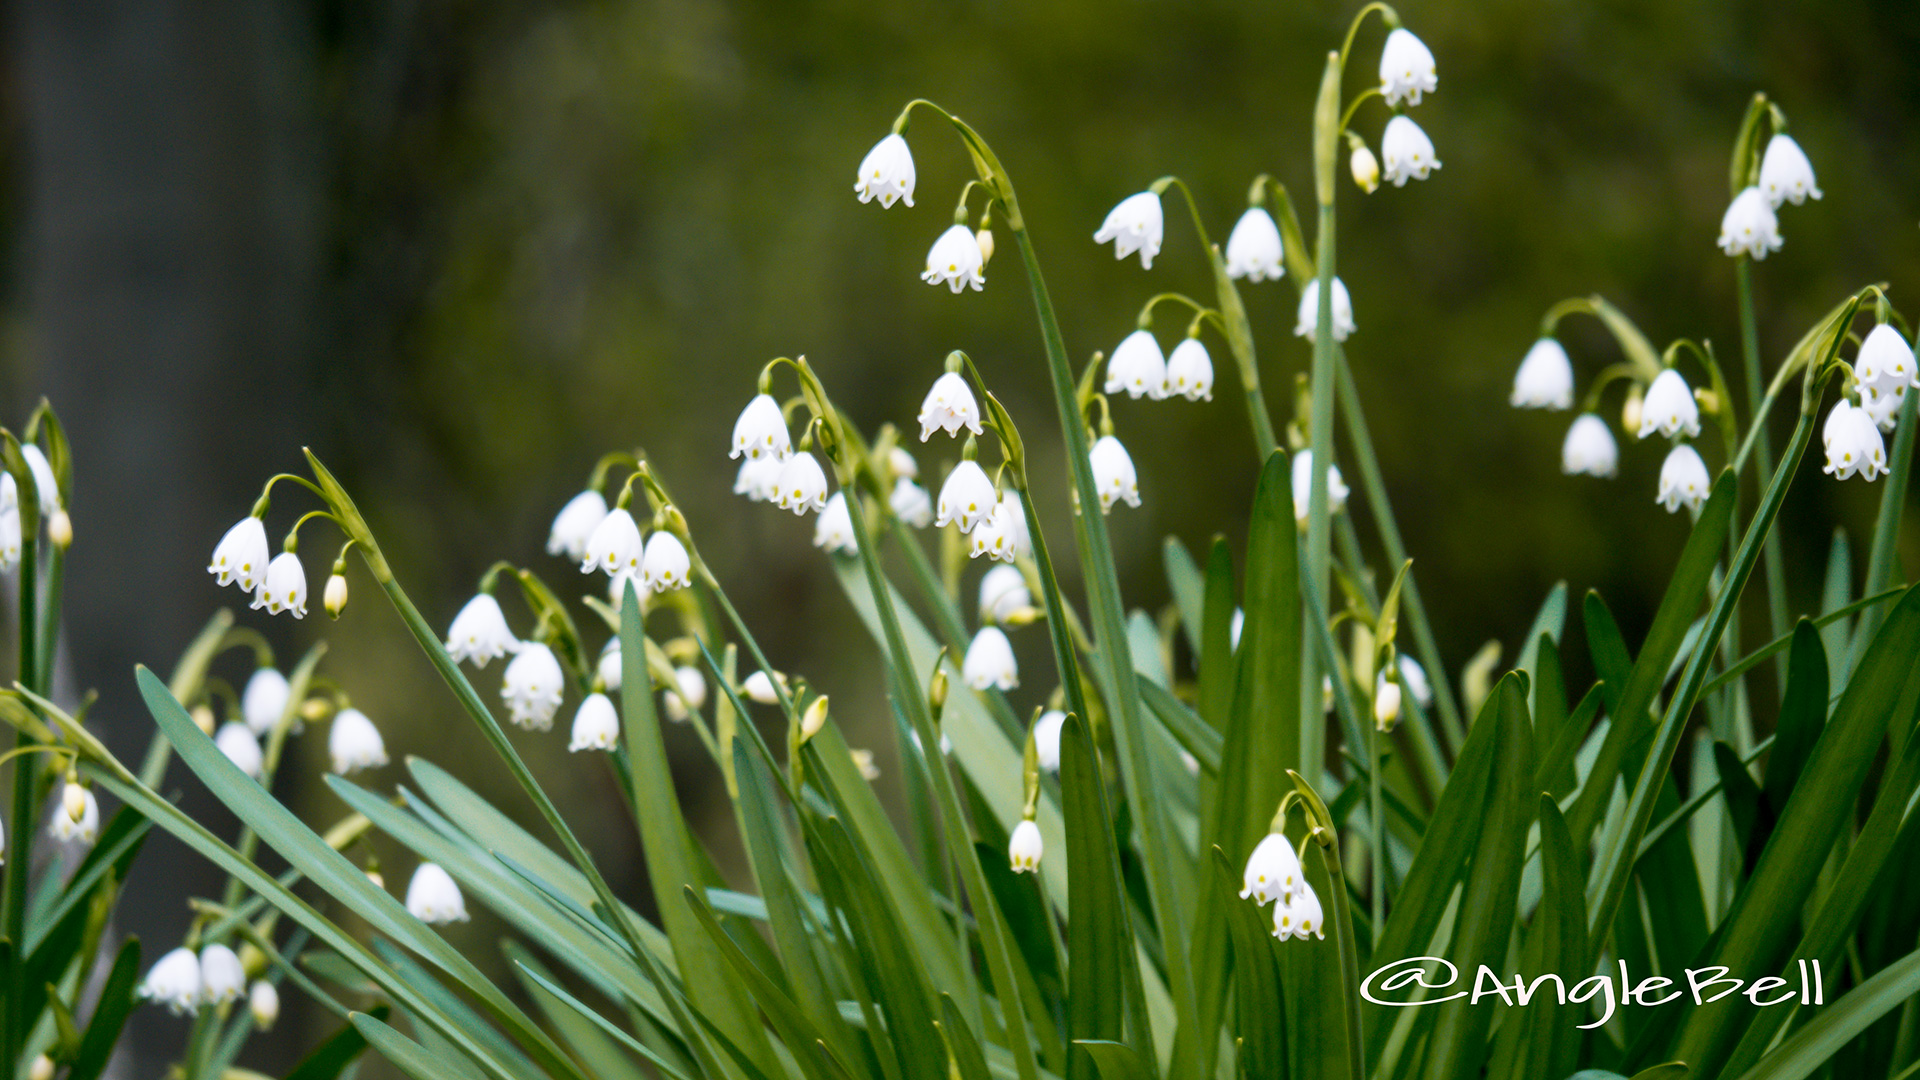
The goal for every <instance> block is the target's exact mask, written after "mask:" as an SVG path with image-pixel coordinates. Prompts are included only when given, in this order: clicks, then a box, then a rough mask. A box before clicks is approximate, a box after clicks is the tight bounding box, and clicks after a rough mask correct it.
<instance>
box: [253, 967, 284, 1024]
mask: <svg viewBox="0 0 1920 1080" xmlns="http://www.w3.org/2000/svg"><path fill="white" fill-rule="evenodd" d="M247 1011H248V1012H249V1013H252V1014H253V1026H254V1028H255V1029H256V1030H259V1031H271V1030H273V1025H274V1023H275V1021H277V1020H279V1019H280V991H278V990H275V989H274V988H273V984H272V983H270V982H268V981H267V980H265V979H255V980H253V986H252V987H250V988H249V989H248V990H247Z"/></svg>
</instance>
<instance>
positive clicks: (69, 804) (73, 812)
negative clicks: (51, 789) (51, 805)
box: [60, 781, 87, 823]
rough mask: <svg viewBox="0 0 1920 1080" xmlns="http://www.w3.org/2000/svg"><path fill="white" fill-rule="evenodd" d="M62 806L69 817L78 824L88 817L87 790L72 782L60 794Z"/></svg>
mask: <svg viewBox="0 0 1920 1080" xmlns="http://www.w3.org/2000/svg"><path fill="white" fill-rule="evenodd" d="M60 805H61V806H62V807H64V808H65V809H66V811H67V817H69V818H72V819H73V820H74V822H76V823H78V822H79V821H80V819H81V818H83V817H85V816H86V815H87V789H86V788H83V787H81V786H80V785H79V784H76V783H73V782H72V781H68V782H67V786H66V788H65V789H64V790H63V791H61V792H60Z"/></svg>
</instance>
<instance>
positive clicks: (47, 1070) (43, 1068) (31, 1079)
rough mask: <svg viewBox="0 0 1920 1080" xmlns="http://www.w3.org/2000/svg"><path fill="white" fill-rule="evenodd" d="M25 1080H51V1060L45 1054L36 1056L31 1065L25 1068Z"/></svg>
mask: <svg viewBox="0 0 1920 1080" xmlns="http://www.w3.org/2000/svg"><path fill="white" fill-rule="evenodd" d="M27 1080H53V1059H52V1058H50V1057H48V1056H47V1055H45V1054H36V1055H34V1058H33V1064H32V1065H30V1066H28V1067H27Z"/></svg>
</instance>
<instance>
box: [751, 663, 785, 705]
mask: <svg viewBox="0 0 1920 1080" xmlns="http://www.w3.org/2000/svg"><path fill="white" fill-rule="evenodd" d="M786 684H787V680H786V677H785V676H782V677H781V679H780V685H781V686H785V685H786ZM740 692H741V693H743V694H745V695H747V700H748V701H751V702H753V703H754V704H756V705H778V704H779V703H780V694H779V692H778V691H777V690H775V689H774V686H773V680H772V679H771V678H768V676H767V673H766V672H764V671H756V672H754V673H753V674H751V675H749V676H747V680H746V681H745V682H743V683H741V684H740Z"/></svg>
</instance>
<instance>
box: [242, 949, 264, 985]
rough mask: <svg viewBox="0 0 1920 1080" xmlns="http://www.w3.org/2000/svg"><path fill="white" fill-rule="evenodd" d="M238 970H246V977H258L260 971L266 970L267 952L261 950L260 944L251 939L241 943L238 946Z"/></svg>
mask: <svg viewBox="0 0 1920 1080" xmlns="http://www.w3.org/2000/svg"><path fill="white" fill-rule="evenodd" d="M240 970H242V971H244V972H246V973H247V977H248V978H250V979H257V978H259V977H260V973H261V972H263V971H265V970H267V954H266V953H263V952H261V951H260V946H258V945H255V944H254V943H253V942H251V941H249V942H246V943H244V944H242V945H241V946H240Z"/></svg>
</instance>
